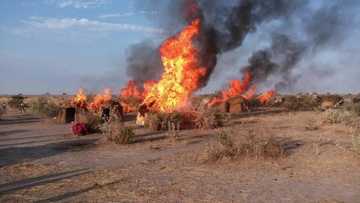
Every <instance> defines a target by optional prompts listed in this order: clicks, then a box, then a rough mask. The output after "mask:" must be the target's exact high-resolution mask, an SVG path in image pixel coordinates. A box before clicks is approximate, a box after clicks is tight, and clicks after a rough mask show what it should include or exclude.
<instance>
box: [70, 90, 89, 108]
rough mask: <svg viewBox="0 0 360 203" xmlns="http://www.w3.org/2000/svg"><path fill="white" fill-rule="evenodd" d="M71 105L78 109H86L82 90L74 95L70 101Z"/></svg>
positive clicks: (85, 97) (85, 99) (84, 95)
mask: <svg viewBox="0 0 360 203" xmlns="http://www.w3.org/2000/svg"><path fill="white" fill-rule="evenodd" d="M72 104H73V105H74V106H75V107H78V108H84V109H86V108H87V96H86V94H85V90H84V89H82V88H80V89H79V90H78V91H77V93H76V95H75V96H74V98H73V99H72Z"/></svg>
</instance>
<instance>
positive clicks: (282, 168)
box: [0, 112, 360, 203]
mask: <svg viewBox="0 0 360 203" xmlns="http://www.w3.org/2000/svg"><path fill="white" fill-rule="evenodd" d="M321 117H322V114H321V113H319V112H296V113H295V112H290V113H289V112H281V113H272V114H257V115H251V114H250V115H246V116H244V115H238V116H233V118H232V119H231V122H230V124H229V125H228V126H227V127H225V128H224V130H227V131H229V132H230V131H232V134H233V136H234V139H235V140H236V138H239V137H243V136H246V135H248V134H249V133H251V134H254V135H256V136H258V137H261V138H268V137H273V138H276V139H282V140H284V142H285V143H288V144H289V146H290V147H289V154H288V155H287V156H284V157H282V158H279V159H270V158H262V157H241V158H240V157H239V158H237V159H235V160H228V159H223V160H220V161H217V162H209V161H207V160H208V159H207V155H208V151H209V150H210V149H211V147H212V146H213V145H215V144H216V142H217V139H216V134H217V133H219V130H187V131H182V132H181V133H180V134H179V136H178V137H177V138H174V137H173V136H171V135H170V134H168V133H167V132H151V131H150V130H147V129H143V128H138V127H137V128H136V127H135V124H134V121H129V122H127V125H132V126H134V127H135V128H136V143H134V144H130V145H115V144H113V143H108V142H106V141H105V139H104V137H103V135H101V134H94V135H89V136H84V137H74V136H73V135H72V134H71V131H70V125H59V124H54V123H53V122H52V121H49V120H46V119H41V118H39V117H36V116H33V115H27V114H26V115H23V114H18V113H15V112H10V113H8V114H7V115H5V116H3V118H2V120H0V202H57V201H58V202H299V203H302V202H324V203H325V202H354V203H358V202H360V170H359V169H360V155H359V154H356V153H355V152H354V151H353V148H352V131H351V129H350V128H349V127H347V126H345V125H342V124H336V125H330V124H323V123H321V120H322V118H321ZM310 127H311V128H310Z"/></svg>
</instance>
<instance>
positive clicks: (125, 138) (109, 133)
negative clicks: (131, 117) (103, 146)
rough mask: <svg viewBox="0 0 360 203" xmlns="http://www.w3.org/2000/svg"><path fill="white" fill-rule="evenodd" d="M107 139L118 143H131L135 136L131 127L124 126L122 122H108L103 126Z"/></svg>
mask: <svg viewBox="0 0 360 203" xmlns="http://www.w3.org/2000/svg"><path fill="white" fill-rule="evenodd" d="M102 130H103V133H104V134H105V136H106V137H107V139H108V140H109V141H111V142H114V143H116V144H131V143H133V138H134V136H135V133H134V130H133V129H132V128H131V127H124V125H123V123H121V122H112V123H106V124H104V125H103V127H102Z"/></svg>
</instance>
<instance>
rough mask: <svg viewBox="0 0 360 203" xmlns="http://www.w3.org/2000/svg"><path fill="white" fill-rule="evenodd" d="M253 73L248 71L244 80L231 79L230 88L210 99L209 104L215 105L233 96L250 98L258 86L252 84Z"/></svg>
mask: <svg viewBox="0 0 360 203" xmlns="http://www.w3.org/2000/svg"><path fill="white" fill-rule="evenodd" d="M251 79H252V78H251V74H250V72H246V73H245V74H244V78H243V80H231V81H230V85H229V88H228V89H227V90H223V91H221V94H220V95H218V96H217V97H215V98H213V99H212V100H210V101H209V103H208V105H209V106H213V105H216V104H219V103H223V102H226V101H227V100H228V99H230V98H232V97H236V96H239V95H242V96H243V97H244V98H245V99H250V98H251V97H253V95H254V94H255V92H256V87H255V86H251V87H250V83H251Z"/></svg>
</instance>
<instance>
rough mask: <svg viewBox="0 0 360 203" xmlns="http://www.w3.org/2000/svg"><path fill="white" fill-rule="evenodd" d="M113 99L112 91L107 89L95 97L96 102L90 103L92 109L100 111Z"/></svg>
mask: <svg viewBox="0 0 360 203" xmlns="http://www.w3.org/2000/svg"><path fill="white" fill-rule="evenodd" d="M111 99H112V92H111V89H105V90H104V91H103V92H102V93H100V94H98V95H96V96H95V98H94V101H93V102H91V103H90V106H89V107H90V109H91V110H93V111H99V110H100V108H101V107H102V106H103V105H105V104H106V103H108V102H110V101H111Z"/></svg>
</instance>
